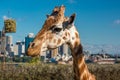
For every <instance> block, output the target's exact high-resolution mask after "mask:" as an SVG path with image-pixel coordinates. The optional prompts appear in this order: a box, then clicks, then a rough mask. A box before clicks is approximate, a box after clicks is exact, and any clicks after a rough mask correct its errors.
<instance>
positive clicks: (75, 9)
mask: <svg viewBox="0 0 120 80" xmlns="http://www.w3.org/2000/svg"><path fill="white" fill-rule="evenodd" d="M62 4H63V5H65V6H66V11H65V15H66V16H70V15H71V14H72V13H76V14H77V16H76V20H75V25H76V27H77V29H78V31H79V33H80V37H81V41H82V43H84V44H86V43H88V44H113V45H120V0H0V30H1V29H2V27H3V21H4V20H3V19H4V18H7V17H9V18H10V17H12V18H13V19H15V20H16V21H17V32H16V33H11V34H10V33H9V34H7V35H12V36H13V42H15V41H18V40H24V37H25V36H26V35H27V34H28V33H34V34H37V32H38V31H39V30H40V29H41V27H42V25H43V24H44V21H45V20H46V14H50V13H51V11H52V9H53V8H54V7H55V6H60V5H62Z"/></svg>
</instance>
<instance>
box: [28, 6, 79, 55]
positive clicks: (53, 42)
mask: <svg viewBox="0 0 120 80" xmlns="http://www.w3.org/2000/svg"><path fill="white" fill-rule="evenodd" d="M64 11H65V7H64V6H60V7H55V8H54V10H53V12H52V14H51V15H47V20H46V21H45V23H44V25H43V27H42V29H41V30H40V31H39V32H38V34H37V35H36V36H35V38H34V40H33V42H31V43H30V45H29V47H28V50H27V55H28V56H37V55H40V54H41V53H42V52H44V51H46V50H51V49H55V48H57V47H59V46H61V45H62V44H64V43H70V42H71V39H73V38H74V36H75V34H73V32H74V31H75V30H76V29H75V28H74V24H73V22H74V19H75V14H73V15H71V16H70V18H68V17H64ZM71 34H72V36H71ZM76 35H77V36H78V33H76Z"/></svg>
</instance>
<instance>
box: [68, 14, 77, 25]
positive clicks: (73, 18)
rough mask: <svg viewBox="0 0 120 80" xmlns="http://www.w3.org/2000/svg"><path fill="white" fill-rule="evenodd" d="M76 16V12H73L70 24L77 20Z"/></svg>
mask: <svg viewBox="0 0 120 80" xmlns="http://www.w3.org/2000/svg"><path fill="white" fill-rule="evenodd" d="M75 17H76V14H75V13H74V14H72V15H71V16H70V18H69V20H68V24H72V23H73V22H74V20H75Z"/></svg>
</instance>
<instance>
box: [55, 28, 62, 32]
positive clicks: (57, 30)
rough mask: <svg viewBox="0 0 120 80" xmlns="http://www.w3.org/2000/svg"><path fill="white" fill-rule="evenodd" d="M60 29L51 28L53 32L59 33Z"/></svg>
mask: <svg viewBox="0 0 120 80" xmlns="http://www.w3.org/2000/svg"><path fill="white" fill-rule="evenodd" d="M61 30H62V28H53V32H60V31H61Z"/></svg>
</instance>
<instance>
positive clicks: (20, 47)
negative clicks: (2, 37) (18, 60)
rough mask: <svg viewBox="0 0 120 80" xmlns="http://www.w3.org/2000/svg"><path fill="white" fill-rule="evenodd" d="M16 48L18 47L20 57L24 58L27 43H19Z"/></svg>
mask: <svg viewBox="0 0 120 80" xmlns="http://www.w3.org/2000/svg"><path fill="white" fill-rule="evenodd" d="M16 46H18V56H19V57H22V56H24V55H25V42H24V41H17V42H16Z"/></svg>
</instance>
